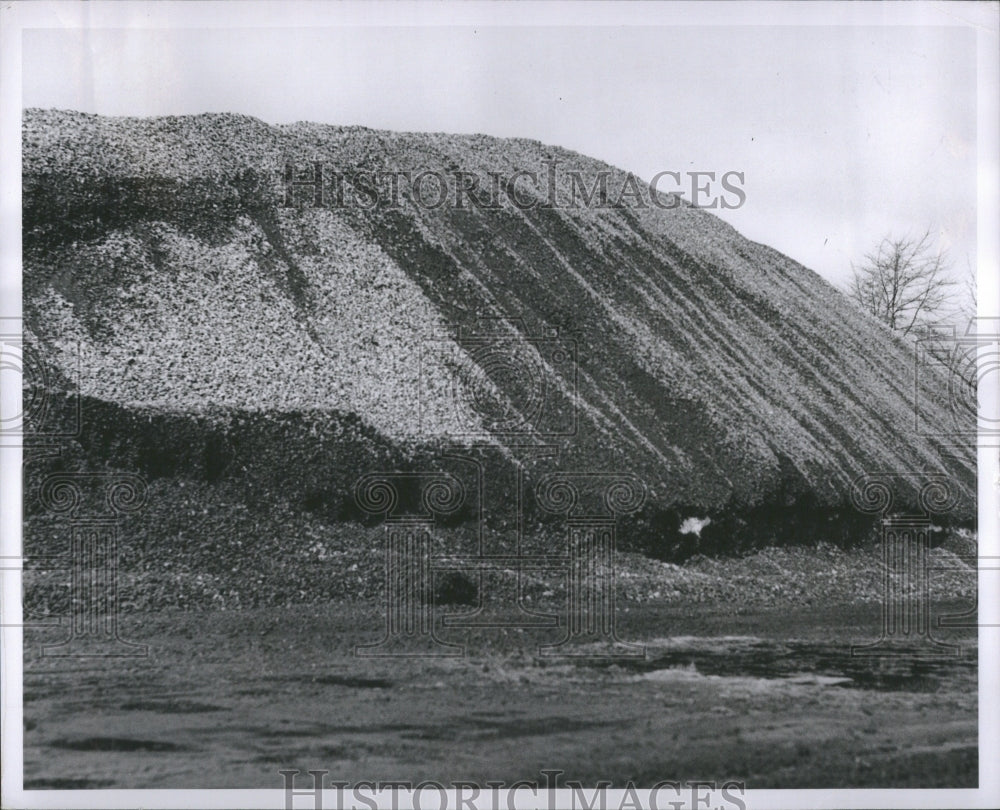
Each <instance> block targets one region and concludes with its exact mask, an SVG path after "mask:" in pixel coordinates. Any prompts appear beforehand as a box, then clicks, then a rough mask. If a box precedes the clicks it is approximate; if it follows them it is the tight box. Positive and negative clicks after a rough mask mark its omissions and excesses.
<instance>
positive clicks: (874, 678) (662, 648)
mask: <svg viewBox="0 0 1000 810" xmlns="http://www.w3.org/2000/svg"><path fill="white" fill-rule="evenodd" d="M963 607H965V605H955V606H953V608H954V609H955V610H961V609H962V608H963ZM939 608H940V609H939ZM939 608H936V609H935V610H936V612H941V611H942V610H947V608H946V607H944V606H939ZM437 618H438V620H439V622H438V623H439V624H440V619H441V618H442V617H441V616H438V617H437ZM878 622H879V615H878V608H877V606H875V607H872V606H865V607H857V606H851V607H839V608H836V607H834V608H828V609H824V610H815V609H810V610H806V611H801V612H799V614H798V615H790V614H789V611H788V610H770V611H769V610H754V611H752V612H750V611H744V612H741V613H734V612H733V611H732V610H731V609H729V608H725V607H716V608H714V609H706V608H705V607H704V606H702V607H700V608H699V609H698V610H697V611H695V610H693V609H691V608H679V607H676V606H673V607H671V606H667V605H659V606H657V605H655V604H647V605H643V606H641V607H632V608H631V609H629V610H628V611H627V612H622V613H620V614H619V626H618V635H619V637H620V638H623V639H627V640H629V641H632V642H636V643H640V644H642V645H644V648H645V649H644V654H643V655H642V656H641V657H635V658H618V659H606V658H596V657H595V658H579V659H574V658H562V657H558V656H556V657H549V656H547V655H541V654H539V650H538V645H539V643H543V644H544V643H546V640H551V638H552V630H546V631H540V630H536V631H526V630H511V629H487V630H477V631H469V630H460V629H454V628H452V629H449V628H444V629H443V632H441V634H440V635H441V637H442V638H444V639H446V640H448V641H451V642H456V643H464V644H465V645H466V652H465V655H464V656H461V657H448V658H360V657H357V656H356V655H355V654H354V650H355V647H356V646H357V645H359V644H366V643H371V642H374V641H377V640H378V639H379V636H380V635H381V631H380V628H381V627H382V626H383V619H382V616H381V612H380V609H379V606H378V605H377V604H374V603H373V604H370V605H365V606H363V607H358V606H356V605H355V606H351V607H348V606H344V605H331V606H329V607H326V608H317V607H301V608H294V607H290V608H285V609H282V610H267V611H265V610H260V611H238V612H223V611H220V612H204V613H194V612H180V611H177V612H173V613H156V614H145V615H132V616H125V617H122V619H121V626H120V632H121V636H122V637H123V638H127V639H128V640H130V641H134V642H139V643H143V644H146V645H148V647H149V650H148V656H147V657H145V658H104V659H102V658H77V659H73V658H50V657H45V658H42V657H40V656H39V647H40V645H41V644H42V643H45V642H51V641H56V640H58V639H59V638H61V637H62V636H65V634H66V631H65V630H60V629H57V628H54V629H45V630H41V629H30V630H27V631H26V634H25V640H26V644H25V675H24V701H25V702H24V718H25V737H24V744H25V757H24V760H25V787H26V788H28V789H30V788H98V787H117V788H124V787H129V788H166V787H177V788H181V787H185V788H190V787H204V788H238V787H239V788H250V787H259V788H269V787H270V788H279V787H281V786H282V781H281V777H280V776H279V773H278V772H279V770H281V769H288V768H298V769H300V770H301V771H303V772H304V771H306V770H309V769H325V770H329V771H330V776H329V778H330V779H334V778H339V779H344V780H349V781H352V782H357V781H359V780H364V779H370V780H381V781H389V780H404V779H411V780H416V781H419V780H422V779H434V780H438V781H441V782H449V781H454V780H457V779H465V780H478V781H480V782H485V781H486V780H490V779H493V780H497V779H501V780H506V781H508V782H510V781H514V780H515V779H521V778H524V779H536V780H537V779H538V778H539V776H538V774H539V771H540V770H542V769H561V770H563V771H565V777H564V778H565V779H578V780H581V781H582V782H583V783H584V784H586V785H593V784H595V783H596V782H598V781H599V780H602V779H603V780H610V781H611V782H613V783H614V784H615V785H624V784H625V783H626V782H628V781H629V780H633V781H634V782H635V783H636V784H637V785H646V786H651V785H652V784H653V783H655V782H656V781H658V780H660V779H689V780H690V779H715V780H717V781H724V780H727V779H735V780H739V781H742V782H745V783H746V785H747V787H749V788H776V787H815V788H820V787H835V786H836V787H857V786H879V787H888V786H908V787H918V786H920V787H943V786H955V787H959V786H961V787H972V786H975V785H976V784H977V782H978V759H977V689H976V650H975V646H974V638H975V637H974V634H973V633H972V632H971V631H961V632H959V633H958V634H956V631H939V633H938V635H939V636H940V637H942V638H946V637H948V636H946V635H945V634H946V633H947V632H950V633H951V636H950V638H951V640H953V641H955V642H958V643H960V645H961V647H962V649H963V651H964V655H963V656H962V657H960V658H950V659H944V660H942V661H936V662H934V661H925V662H919V661H918V662H914V661H913V660H912V659H908V658H907V659H886V658H879V657H875V658H861V657H856V656H852V655H851V652H850V648H851V644H852V643H854V644H857V643H864V642H866V641H870V640H873V639H874V638H876V637H877V636H878V632H877V628H878ZM533 634H534V635H533ZM963 634H964V637H963ZM559 651H565V649H561V650H559ZM577 651H579V650H577ZM591 651H594V650H591Z"/></svg>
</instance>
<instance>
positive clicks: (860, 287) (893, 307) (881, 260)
mask: <svg viewBox="0 0 1000 810" xmlns="http://www.w3.org/2000/svg"><path fill="white" fill-rule="evenodd" d="M851 269H852V270H853V271H854V277H853V278H852V280H851V283H850V287H849V288H848V293H849V294H850V296H851V297H852V298H854V300H855V301H857V302H858V303H859V304H860V305H861V307H862V308H863V309H864V310H865V311H866V312H869V313H871V314H872V315H874V316H875V317H876V318H879V319H880V320H882V321H883V322H885V323H886V324H888V326H889V328H890V329H892V330H893V331H897V332H900V333H901V334H903V335H908V334H910V332H912V331H913V329H914V328H915V327H917V326H918V325H920V324H924V323H927V322H928V320H930V319H933V317H934V316H935V315H938V314H940V313H941V312H942V311H943V310H945V309H947V307H948V305H949V302H950V301H951V287H952V286H953V285H954V283H955V282H954V281H953V280H951V279H950V278H948V274H947V262H946V260H945V257H944V256H943V255H941V254H940V253H936V252H934V251H933V250H932V247H931V238H930V231H927V232H925V233H924V235H923V236H921V237H920V238H919V239H913V238H909V237H907V238H903V239H892V238H891V237H886V238H885V239H883V240H882V242H881V243H880V244H879V246H878V248H877V249H876V250H875V251H873V252H872V253H869V254H867V255H866V256H865V259H864V262H862V264H861V265H860V266H854V265H852V267H851Z"/></svg>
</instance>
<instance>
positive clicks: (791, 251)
mask: <svg viewBox="0 0 1000 810" xmlns="http://www.w3.org/2000/svg"><path fill="white" fill-rule="evenodd" d="M975 44H976V43H975V38H974V35H973V32H972V30H971V29H968V28H959V27H950V28H943V27H933V28H927V27H881V28H875V27H861V28H858V27H854V28H851V27H809V28H803V27H798V28H793V27H780V28H766V27H726V28H720V27H703V28H690V27H688V28H667V27H654V28H645V29H644V28H635V27H533V28H517V27H479V28H472V27H469V28H444V27H421V28H379V27H367V28H363V27H362V28H358V27H352V28H340V29H338V28H321V29H298V28H291V29H289V28H284V29H264V30H262V29H229V30H224V29H173V30H169V29H157V30H149V29H146V30H143V29H104V30H90V31H79V30H41V31H39V30H36V31H26V32H25V33H24V39H23V46H24V50H23V54H24V61H23V91H24V93H23V103H24V105H25V106H36V107H58V108H68V109H76V110H83V111H87V112H95V113H102V114H108V115H143V116H145V115H166V114H171V115H177V114H185V113H201V112H207V111H216V112H222V111H227V112H240V113H246V114H249V115H253V116H256V117H258V118H261V119H263V120H264V121H268V122H271V123H284V122H292V121H298V120H308V121H319V122H325V123H333V124H362V125H365V126H369V127H377V128H385V129H396V130H411V131H447V132H462V133H472V132H480V133H486V134H490V135H498V136H522V137H528V138H537V139H539V140H541V141H543V142H546V143H553V144H558V145H561V146H564V147H568V148H570V149H575V150H577V151H580V152H583V153H586V154H588V155H591V156H594V157H598V158H601V159H603V160H606V161H608V162H610V163H613V164H615V165H617V166H620V167H622V168H625V169H629V170H631V171H633V172H635V173H636V174H637V175H639V176H640V177H643V178H644V179H648V178H650V177H652V176H653V175H654V174H656V173H657V172H660V171H665V170H670V171H681V172H685V171H691V170H697V171H716V172H720V173H722V172H726V171H742V172H744V173H745V185H744V189H745V191H746V195H747V196H746V203H745V204H744V206H743V207H742V208H740V209H738V210H734V211H720V212H718V213H719V215H720V216H723V217H724V218H725V219H727V220H728V221H729V222H731V223H732V224H733V225H735V226H736V227H737V228H738V229H739V230H740V231H741V232H742V233H744V234H745V235H746V236H748V237H749V238H751V239H754V240H756V241H760V242H765V243H767V244H769V245H771V246H773V247H775V248H777V249H778V250H781V251H782V252H784V253H787V254H788V255H790V256H792V257H793V258H795V259H797V260H798V261H800V262H802V263H803V264H805V265H807V266H809V267H811V268H813V269H814V270H816V271H818V272H820V273H821V274H822V275H824V276H825V277H826V278H828V279H830V280H831V281H833V282H834V283H837V284H842V283H843V282H844V280H845V279H846V277H847V276H848V275H849V273H850V265H851V262H852V260H854V261H857V260H859V259H860V258H861V257H862V255H863V254H864V253H865V252H866V251H867V250H869V249H871V248H872V247H873V246H874V245H875V244H876V243H877V242H878V241H879V240H880V239H881V238H882V237H883V236H885V235H887V234H890V233H891V234H895V235H903V234H907V233H911V234H916V233H918V232H923V231H924V230H926V229H928V228H929V229H930V230H931V231H932V233H933V234H934V235H935V237H936V238H937V240H938V243H939V245H940V247H942V248H947V249H948V251H949V254H950V257H951V259H952V262H953V264H954V265H955V267H956V272H957V273H958V274H959V275H960V274H961V273H963V272H964V270H965V267H966V265H967V264H969V265H971V266H975V236H976V234H975V223H976V140H975V139H976V105H975V102H976V51H975Z"/></svg>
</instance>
